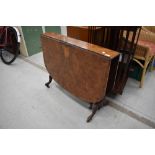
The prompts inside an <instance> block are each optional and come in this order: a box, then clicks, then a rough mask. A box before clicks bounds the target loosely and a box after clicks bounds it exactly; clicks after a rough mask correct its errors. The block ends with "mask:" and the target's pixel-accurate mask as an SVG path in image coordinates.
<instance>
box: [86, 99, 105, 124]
mask: <svg viewBox="0 0 155 155" xmlns="http://www.w3.org/2000/svg"><path fill="white" fill-rule="evenodd" d="M107 104H108V101H107V100H105V99H103V100H102V101H100V102H98V103H94V104H93V103H90V107H89V109H92V113H91V115H90V116H89V117H88V118H87V122H90V121H91V120H92V118H93V116H94V115H95V114H96V112H97V110H100V108H102V107H103V106H105V105H107Z"/></svg>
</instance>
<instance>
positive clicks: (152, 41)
mask: <svg viewBox="0 0 155 155" xmlns="http://www.w3.org/2000/svg"><path fill="white" fill-rule="evenodd" d="M154 59H155V33H153V32H151V31H149V30H148V29H147V28H146V27H142V30H141V32H140V36H139V40H138V43H137V48H136V51H135V55H134V58H133V60H134V61H135V62H136V63H137V64H138V65H139V66H140V67H141V68H142V75H141V80H140V85H139V87H140V88H142V87H143V84H144V78H145V74H146V70H147V68H148V65H149V64H150V65H151V67H150V68H151V69H150V70H151V71H152V68H153V62H154Z"/></svg>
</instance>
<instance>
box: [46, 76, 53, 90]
mask: <svg viewBox="0 0 155 155" xmlns="http://www.w3.org/2000/svg"><path fill="white" fill-rule="evenodd" d="M51 82H52V77H51V76H50V75H49V81H48V82H47V83H45V86H46V87H47V88H50V86H49V84H50V83H51Z"/></svg>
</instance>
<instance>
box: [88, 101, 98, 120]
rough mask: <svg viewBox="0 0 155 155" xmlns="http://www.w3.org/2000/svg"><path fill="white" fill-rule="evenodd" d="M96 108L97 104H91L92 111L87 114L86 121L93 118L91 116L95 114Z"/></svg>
mask: <svg viewBox="0 0 155 155" xmlns="http://www.w3.org/2000/svg"><path fill="white" fill-rule="evenodd" d="M97 110H98V104H93V105H92V113H91V115H90V116H88V118H87V122H90V121H91V120H92V118H93V116H94V115H95V113H96V111H97Z"/></svg>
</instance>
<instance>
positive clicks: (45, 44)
mask: <svg viewBox="0 0 155 155" xmlns="http://www.w3.org/2000/svg"><path fill="white" fill-rule="evenodd" d="M41 42H42V48H43V56H44V62H45V66H46V68H47V71H48V72H49V74H50V75H51V77H52V78H53V79H54V80H55V81H56V82H57V83H59V84H60V85H61V86H62V87H63V88H64V89H66V90H67V91H69V92H70V93H71V94H73V95H75V96H76V97H78V98H80V99H82V100H84V101H86V102H89V103H93V104H95V103H98V102H100V101H101V100H103V98H104V97H105V95H106V92H107V88H108V80H109V73H110V69H111V68H110V67H111V64H112V63H113V60H114V61H115V65H116V67H117V63H118V57H119V53H118V52H116V51H113V50H110V49H106V48H103V47H100V46H97V45H93V44H90V43H87V42H84V41H80V40H77V39H73V38H69V37H66V36H63V35H59V34H55V33H45V34H43V35H42V36H41ZM111 80H112V83H114V80H115V75H114V77H113V78H112V79H111ZM111 87H112V86H111Z"/></svg>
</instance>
